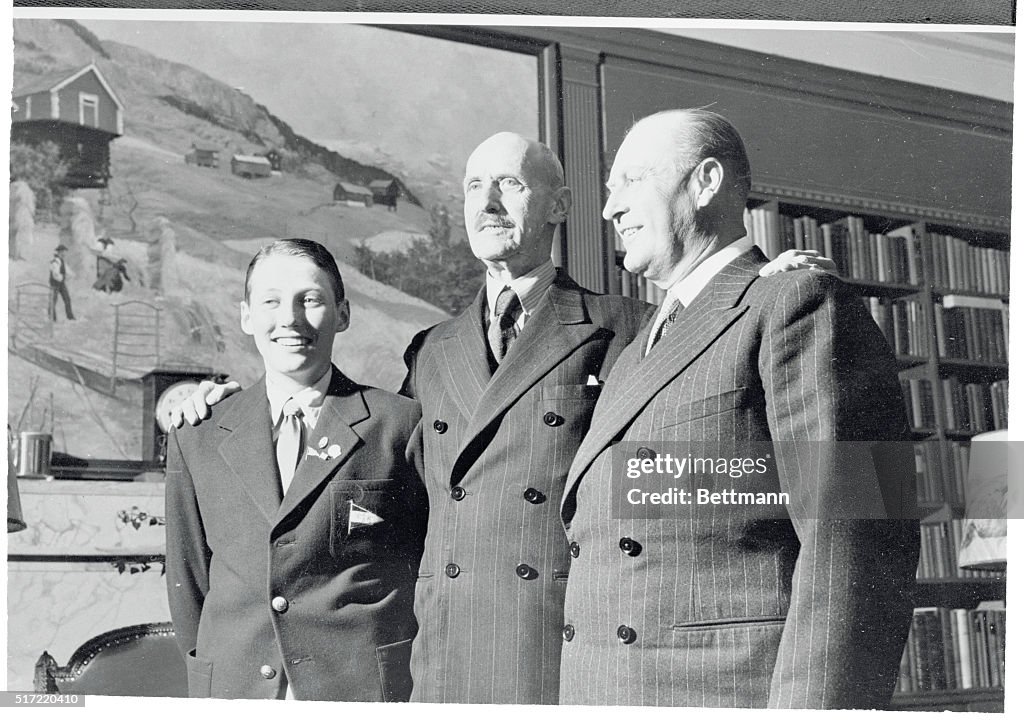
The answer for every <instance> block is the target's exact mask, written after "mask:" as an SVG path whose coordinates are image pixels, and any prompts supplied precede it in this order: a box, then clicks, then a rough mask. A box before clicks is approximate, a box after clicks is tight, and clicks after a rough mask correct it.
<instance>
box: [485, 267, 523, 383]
mask: <svg viewBox="0 0 1024 720" xmlns="http://www.w3.org/2000/svg"><path fill="white" fill-rule="evenodd" d="M521 307H522V306H521V305H520V304H519V296H518V295H516V292H515V290H513V289H512V288H510V287H508V286H507V285H506V286H505V289H504V290H502V291H501V293H500V294H499V295H498V300H497V302H495V303H494V314H495V315H496V316H497V317H495V318H494V319H493V320H491V324H490V326H489V327H488V328H487V344H488V345H489V346H490V348H491V357H493V358H494V362H495V367H497V364H498V363H500V362H501V361H502V360H503V359H504V358H505V355H507V354H508V349H509V346H511V345H512V341H513V340H515V339H516V335H518V333H519V331H518V330H517V329H516V318H517V317H518V316H519V310H520V309H521Z"/></svg>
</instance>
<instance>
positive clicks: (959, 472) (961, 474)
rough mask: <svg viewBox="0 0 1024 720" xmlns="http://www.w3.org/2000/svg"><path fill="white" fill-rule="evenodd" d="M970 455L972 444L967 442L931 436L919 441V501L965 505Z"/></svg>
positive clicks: (957, 505) (916, 464)
mask: <svg viewBox="0 0 1024 720" xmlns="http://www.w3.org/2000/svg"><path fill="white" fill-rule="evenodd" d="M970 455H971V445H970V443H966V442H936V441H934V440H929V441H926V442H919V443H915V444H914V463H915V468H916V470H917V501H918V502H920V503H928V504H937V503H949V504H951V505H954V506H956V507H963V506H964V502H965V495H964V482H965V481H966V480H967V468H968V462H969V460H970Z"/></svg>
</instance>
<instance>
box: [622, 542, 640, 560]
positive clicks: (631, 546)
mask: <svg viewBox="0 0 1024 720" xmlns="http://www.w3.org/2000/svg"><path fill="white" fill-rule="evenodd" d="M642 549H643V546H642V545H641V544H640V543H638V542H637V541H636V540H634V539H633V538H628V537H624V538H622V539H620V540H619V550H621V551H622V552H624V553H626V554H627V555H629V556H630V557H636V556H637V555H639V554H640V551H641V550H642Z"/></svg>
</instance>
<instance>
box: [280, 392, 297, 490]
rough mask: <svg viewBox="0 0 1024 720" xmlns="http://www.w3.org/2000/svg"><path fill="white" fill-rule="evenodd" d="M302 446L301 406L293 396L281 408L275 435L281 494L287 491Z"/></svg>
mask: <svg viewBox="0 0 1024 720" xmlns="http://www.w3.org/2000/svg"><path fill="white" fill-rule="evenodd" d="M301 447H302V406H301V405H299V403H298V401H297V400H295V398H288V402H286V403H285V404H284V407H283V408H282V409H281V429H280V431H279V432H278V435H277V469H278V471H279V472H280V473H281V494H282V495H285V494H287V493H288V485H289V484H291V481H292V477H293V476H294V475H295V466H296V465H298V464H299V449H300V448H301Z"/></svg>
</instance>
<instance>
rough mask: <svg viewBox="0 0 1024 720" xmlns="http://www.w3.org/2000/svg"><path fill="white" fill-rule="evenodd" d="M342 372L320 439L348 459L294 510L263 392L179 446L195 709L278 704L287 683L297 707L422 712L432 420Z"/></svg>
mask: <svg viewBox="0 0 1024 720" xmlns="http://www.w3.org/2000/svg"><path fill="white" fill-rule="evenodd" d="M332 372H333V375H332V377H331V383H330V385H329V387H328V390H327V393H326V395H325V397H324V403H323V407H322V408H321V410H320V418H319V420H318V422H317V425H316V429H315V431H314V432H315V438H320V437H326V438H328V439H329V442H330V443H331V444H333V445H336V446H337V449H338V453H337V455H335V456H334V457H331V458H326V459H321V458H318V457H314V456H310V455H308V454H305V455H304V456H303V458H302V460H301V461H300V462H299V465H298V467H297V468H296V469H295V476H294V477H293V478H292V482H291V485H290V486H289V488H288V492H287V494H286V495H285V497H284V498H283V500H282V498H281V484H280V479H279V477H278V473H277V460H276V458H275V456H274V441H273V438H272V428H271V418H270V408H269V403H268V400H267V391H266V384H265V381H264V380H261V381H260V382H258V383H257V384H256V385H254V386H252V387H251V388H247V389H246V390H244V391H242V392H241V393H239V394H238V395H235V396H233V397H230V398H228V399H227V400H225V401H224V402H222V403H220V404H218V405H217V406H216V407H214V408H213V417H212V419H210V420H208V421H206V422H204V423H203V424H202V425H201V426H199V427H194V428H193V427H189V426H187V425H186V426H185V427H184V428H182V429H181V430H178V431H177V432H172V433H171V434H170V436H169V440H168V457H167V488H166V492H167V593H168V600H169V603H170V609H171V619H172V620H173V622H174V631H175V636H176V638H177V641H178V645H179V646H180V647H181V651H182V653H183V654H184V656H185V664H186V665H187V666H188V674H189V694H190V695H192V696H193V697H216V698H275V697H278V695H279V693H280V690H281V681H282V680H284V679H285V678H287V680H288V682H289V683H290V684H291V686H292V688H293V689H294V692H295V696H296V697H298V698H300V699H314V700H361V701H373V700H407V699H408V697H409V692H410V685H411V678H410V676H409V665H408V662H409V653H410V649H411V639H412V637H413V635H414V634H415V632H416V623H415V620H414V619H413V615H412V594H413V583H414V574H415V569H416V566H417V564H418V561H419V553H420V547H421V543H422V539H423V531H424V525H425V517H426V498H425V497H424V493H423V488H422V485H421V484H420V478H419V472H418V455H419V450H418V444H417V436H416V433H415V428H416V426H417V424H418V421H419V412H418V408H417V407H416V404H415V403H413V402H410V401H409V400H407V399H405V398H400V397H398V396H396V395H394V394H393V393H389V392H384V391H383V390H378V389H376V388H371V387H365V386H361V385H356V384H355V383H353V382H352V381H351V380H349V379H348V378H347V377H345V376H344V375H343V374H342V373H341V372H340V371H339V370H338V369H337V368H334V369H333V370H332ZM315 438H311V439H310V441H309V445H316V444H317V442H316V439H315ZM357 509H363V510H367V511H369V512H371V513H373V514H375V515H376V516H377V517H379V518H381V519H382V520H381V521H380V522H376V523H366V524H363V523H360V522H358V521H357V519H356V518H355V517H353V516H352V515H351V513H352V512H354V511H355V510H357ZM276 597H279V598H284V600H286V601H287V605H285V606H284V607H282V606H281V605H280V604H279V603H280V600H278V601H277V603H276V604H272V599H273V598H276Z"/></svg>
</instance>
